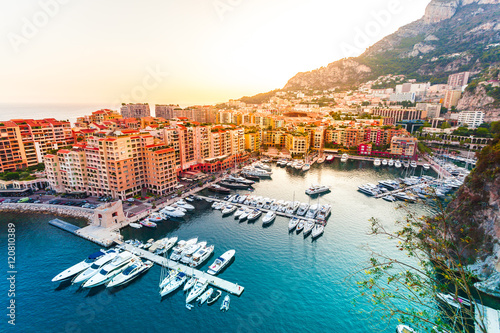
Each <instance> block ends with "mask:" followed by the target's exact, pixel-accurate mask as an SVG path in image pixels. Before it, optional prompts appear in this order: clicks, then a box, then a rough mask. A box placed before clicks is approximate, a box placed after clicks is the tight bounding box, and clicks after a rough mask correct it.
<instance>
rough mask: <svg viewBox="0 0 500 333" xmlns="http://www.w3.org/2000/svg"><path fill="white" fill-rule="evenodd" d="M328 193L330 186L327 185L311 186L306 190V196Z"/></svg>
mask: <svg viewBox="0 0 500 333" xmlns="http://www.w3.org/2000/svg"><path fill="white" fill-rule="evenodd" d="M327 192H330V186H327V185H311V186H310V187H309V188H308V189H307V190H306V194H308V195H317V194H322V193H327Z"/></svg>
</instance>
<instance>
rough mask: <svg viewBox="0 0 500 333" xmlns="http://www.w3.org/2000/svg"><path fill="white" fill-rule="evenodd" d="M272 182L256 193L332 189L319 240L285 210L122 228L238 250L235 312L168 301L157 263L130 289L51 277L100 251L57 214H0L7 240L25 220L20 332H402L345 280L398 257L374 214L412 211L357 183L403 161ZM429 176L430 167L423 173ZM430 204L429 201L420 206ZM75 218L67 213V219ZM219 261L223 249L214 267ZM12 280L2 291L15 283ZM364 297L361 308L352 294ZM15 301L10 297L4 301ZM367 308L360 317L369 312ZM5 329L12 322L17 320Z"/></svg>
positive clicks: (209, 214) (20, 245)
mask: <svg viewBox="0 0 500 333" xmlns="http://www.w3.org/2000/svg"><path fill="white" fill-rule="evenodd" d="M273 171H274V174H273V179H272V180H264V181H261V182H260V183H258V184H256V185H255V191H254V194H258V195H264V196H268V197H272V198H276V199H285V200H292V199H293V198H294V196H295V199H296V200H300V201H308V200H309V197H308V196H307V195H305V193H304V190H305V189H306V188H307V187H308V186H309V185H310V184H312V183H321V184H328V185H331V186H332V192H331V193H329V194H327V195H325V196H323V197H321V198H320V203H321V202H323V203H329V204H331V205H332V207H333V209H332V216H331V217H330V219H329V223H328V225H327V227H326V230H325V233H324V235H323V236H322V237H321V238H319V239H318V240H316V241H312V240H311V238H310V237H308V238H305V239H304V237H303V235H302V234H299V235H297V234H295V233H292V234H289V233H288V229H287V226H288V220H287V219H285V218H281V217H278V218H277V219H276V221H275V222H274V223H273V224H272V225H271V226H269V227H267V228H263V226H262V222H261V221H257V222H256V223H250V224H249V223H247V222H244V223H238V222H237V221H236V220H234V219H233V217H226V218H222V216H221V214H220V211H212V210H211V209H210V208H209V204H208V203H205V202H197V203H196V204H197V208H198V209H197V210H196V211H195V213H193V214H192V215H191V216H190V217H188V218H186V220H185V221H183V222H174V221H167V222H163V223H162V224H161V225H159V227H158V228H157V229H156V230H153V229H146V228H143V229H140V230H136V229H132V228H127V229H124V230H123V231H122V234H123V235H124V237H125V239H128V238H138V239H141V240H147V239H149V238H155V239H158V238H161V237H165V236H179V239H188V238H192V237H195V236H198V237H199V239H200V240H206V241H207V242H208V244H214V245H215V256H217V255H220V254H222V253H224V252H225V251H227V250H229V249H235V250H236V258H235V261H234V262H233V263H232V265H231V266H230V267H228V269H226V270H225V271H224V272H223V273H222V274H221V275H220V277H222V278H224V279H227V280H229V281H232V282H236V283H238V284H240V285H242V286H244V287H245V292H244V293H243V294H242V296H241V297H239V298H238V297H235V296H231V308H230V311H229V312H227V313H222V312H220V311H219V306H220V300H219V302H218V303H217V304H216V305H214V306H212V307H208V306H206V305H204V306H203V307H197V306H196V307H195V308H193V310H192V311H189V310H187V309H186V308H185V306H184V304H185V296H184V295H183V293H182V290H181V291H179V292H177V293H175V294H173V295H171V296H170V297H167V298H165V299H163V301H160V298H159V295H158V290H157V286H158V280H159V276H160V268H159V267H157V266H155V267H153V268H152V269H151V270H150V271H149V272H148V273H147V274H145V275H143V276H141V277H140V278H139V279H137V280H135V281H134V282H132V283H131V284H129V285H127V286H125V287H124V288H120V289H116V290H112V291H110V290H106V289H105V288H102V287H98V288H94V289H92V290H90V291H89V290H82V289H78V288H76V287H75V286H71V285H69V284H67V283H63V284H60V285H59V284H56V283H52V282H51V279H52V278H53V277H54V276H55V275H56V274H57V273H59V272H60V271H61V270H63V269H66V268H67V267H69V266H71V265H73V264H75V263H76V262H79V261H81V260H82V259H83V258H84V257H85V256H86V255H87V254H89V253H91V252H93V251H95V250H96V249H98V248H99V247H98V246H97V245H95V244H93V243H90V242H88V241H86V240H83V239H80V238H78V237H76V236H73V235H71V234H69V233H67V232H64V231H61V230H59V229H57V228H54V227H52V226H50V225H48V224H47V221H49V220H50V219H51V218H52V217H51V216H47V215H19V214H4V215H2V216H1V217H0V227H1V230H2V231H1V232H2V235H1V236H2V237H1V240H0V243H1V244H0V246H1V248H2V249H5V248H6V244H7V242H6V230H7V223H8V222H14V223H15V224H16V238H17V254H16V257H17V271H18V274H17V281H16V304H17V308H16V314H17V317H16V329H17V330H19V331H20V332H122V333H125V332H139V331H142V332H156V331H164V332H320V331H327V332H350V333H358V332H359V333H362V332H367V331H370V330H371V328H372V325H373V326H375V327H377V328H378V329H379V330H380V331H387V332H393V331H394V326H386V325H385V324H384V323H380V318H379V317H375V316H370V315H369V314H368V312H369V311H370V310H371V308H370V306H369V305H367V304H366V303H365V300H364V299H362V298H359V293H358V292H357V291H356V287H355V286H354V285H353V284H352V281H346V280H345V279H346V277H348V275H349V274H350V273H352V272H354V271H355V270H357V269H360V268H362V267H363V266H364V265H365V264H366V260H367V258H368V257H369V253H368V252H367V250H366V249H365V247H366V246H370V247H371V248H372V249H375V250H380V251H384V252H385V253H387V254H391V255H395V256H398V255H400V254H399V253H396V252H397V251H396V249H395V247H394V244H392V243H391V242H390V241H388V240H387V239H386V238H383V237H373V236H369V235H367V233H368V231H369V227H370V222H369V219H370V218H371V217H376V218H379V219H380V220H381V221H383V223H384V224H387V225H388V226H392V225H393V223H394V221H395V220H396V219H398V218H401V217H402V216H403V215H404V213H403V212H402V211H397V210H395V209H394V207H395V204H393V203H389V202H386V201H383V200H376V199H374V198H369V197H366V196H365V195H363V194H361V193H359V192H357V191H356V189H357V186H358V185H360V184H362V183H366V182H372V183H376V182H377V181H378V180H381V179H386V178H394V177H395V176H396V175H398V176H399V174H398V172H401V171H397V170H395V169H394V168H393V169H388V168H379V169H374V168H373V166H372V163H370V162H363V161H349V162H348V163H347V164H342V165H341V164H340V163H338V162H337V161H336V162H334V163H333V164H324V165H322V166H317V165H316V166H313V168H312V169H311V170H310V171H309V172H308V173H306V174H298V173H293V172H290V171H287V170H286V169H281V168H278V167H273ZM417 173H418V174H420V169H418V170H417ZM411 207H412V208H413V209H415V210H417V211H419V212H422V213H423V212H425V211H426V209H427V208H425V207H422V206H419V205H412V206H411ZM66 220H68V219H66ZM213 260H214V257H212V258H211V259H210V260H209V261H208V262H207V263H206V264H205V265H204V267H203V268H204V269H206V267H207V266H208V265H209V264H210V263H211V262H212V261H213ZM7 289H8V286H7V284H6V281H5V280H2V282H1V283H0V290H2V292H4V291H6V290H7ZM354 299H356V300H357V301H358V305H357V306H353V305H352V301H353V300H354ZM4 304H6V303H4ZM360 312H361V313H360ZM3 318H4V320H5V322H3V323H2V327H6V326H7V324H6V321H7V319H5V318H6V317H5V316H3Z"/></svg>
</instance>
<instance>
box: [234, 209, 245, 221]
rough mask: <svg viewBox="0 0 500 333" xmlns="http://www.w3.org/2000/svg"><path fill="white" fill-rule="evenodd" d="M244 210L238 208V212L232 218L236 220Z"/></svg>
mask: <svg viewBox="0 0 500 333" xmlns="http://www.w3.org/2000/svg"><path fill="white" fill-rule="evenodd" d="M245 210H246V208H245V207H240V208H238V210H237V211H236V212H235V213H234V218H235V219H237V218H239V217H240V216H241V214H243V213H244V212H245Z"/></svg>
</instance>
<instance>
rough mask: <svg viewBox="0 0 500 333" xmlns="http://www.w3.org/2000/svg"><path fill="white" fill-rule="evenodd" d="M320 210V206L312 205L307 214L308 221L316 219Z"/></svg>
mask: <svg viewBox="0 0 500 333" xmlns="http://www.w3.org/2000/svg"><path fill="white" fill-rule="evenodd" d="M319 209H320V206H319V204H314V205H311V207H309V210H308V211H307V213H306V217H307V218H308V219H313V218H315V217H316V214H318V211H319Z"/></svg>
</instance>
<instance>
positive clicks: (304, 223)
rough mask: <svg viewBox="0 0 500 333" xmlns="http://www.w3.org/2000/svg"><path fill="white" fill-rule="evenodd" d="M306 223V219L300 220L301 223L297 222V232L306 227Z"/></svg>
mask: <svg viewBox="0 0 500 333" xmlns="http://www.w3.org/2000/svg"><path fill="white" fill-rule="evenodd" d="M306 223H307V221H306V220H300V221H299V223H297V228H296V229H295V231H296V232H297V234H299V233H300V232H301V231H302V230H303V229H304V226H305V225H306Z"/></svg>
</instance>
